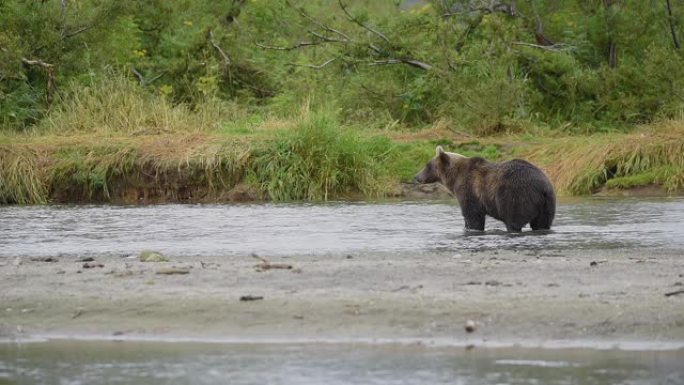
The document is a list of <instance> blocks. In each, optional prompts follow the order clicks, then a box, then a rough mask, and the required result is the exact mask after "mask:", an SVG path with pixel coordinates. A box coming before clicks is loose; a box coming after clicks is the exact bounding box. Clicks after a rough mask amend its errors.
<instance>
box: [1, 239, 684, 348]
mask: <svg viewBox="0 0 684 385" xmlns="http://www.w3.org/2000/svg"><path fill="white" fill-rule="evenodd" d="M683 254H684V253H682V252H673V251H648V252H646V251H620V250H614V251H605V250H604V251H599V250H591V251H586V250H579V251H573V252H567V251H542V252H535V251H521V252H513V251H508V252H500V253H496V252H494V253H492V252H464V253H462V254H456V255H454V254H403V255H402V254H400V255H396V254H383V255H353V256H337V257H333V256H325V257H323V256H321V257H290V258H277V259H276V258H273V259H271V260H270V262H272V263H286V264H291V265H292V267H293V268H292V269H271V270H266V271H258V270H259V269H258V268H256V267H255V265H256V264H258V263H259V261H258V260H256V259H254V258H251V257H249V256H244V257H242V258H232V257H231V258H222V257H213V258H204V257H203V258H184V259H176V260H175V261H172V262H159V263H152V262H148V263H143V262H139V261H137V260H123V259H119V258H115V257H112V258H98V259H96V261H95V262H94V263H96V264H97V263H101V264H103V265H104V266H103V267H93V268H84V267H83V265H84V262H77V261H76V260H75V259H74V258H68V259H67V258H61V259H60V258H58V259H57V261H56V262H41V261H32V260H30V259H29V258H23V259H3V260H0V277H1V278H0V304H2V306H1V308H0V335H1V336H2V337H5V338H17V337H30V336H36V335H41V336H50V335H52V336H56V335H60V336H101V337H106V336H109V337H111V336H120V337H122V338H124V337H126V338H136V337H143V338H154V337H161V338H208V339H211V338H216V339H231V338H236V339H242V338H250V339H278V338H291V339H374V338H377V339H412V338H417V339H421V340H429V339H450V340H454V341H462V342H464V343H470V342H475V343H478V342H482V341H487V342H488V343H496V342H516V341H520V342H521V341H528V342H529V341H533V342H535V343H544V342H546V341H566V342H569V343H572V342H573V341H596V342H603V343H613V342H615V343H620V342H621V343H624V342H647V343H650V344H657V343H682V344H684V294H676V295H670V296H665V294H666V293H671V292H675V291H678V290H683V289H684V286H682V284H683V282H684V255H683ZM592 262H596V263H593V264H592ZM91 263H93V262H91ZM592 265H593V266H592ZM172 267H180V268H189V273H188V274H182V275H162V274H157V272H158V271H159V270H163V269H168V268H172ZM247 295H251V296H257V297H263V299H260V300H255V301H241V300H240V297H242V296H247ZM466 320H473V321H475V323H476V326H477V329H476V331H475V332H474V333H472V334H467V333H466V332H465V330H464V324H465V323H466Z"/></svg>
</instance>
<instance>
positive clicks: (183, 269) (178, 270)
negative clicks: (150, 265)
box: [157, 267, 190, 275]
mask: <svg viewBox="0 0 684 385" xmlns="http://www.w3.org/2000/svg"><path fill="white" fill-rule="evenodd" d="M189 273H190V269H189V268H186V267H169V268H166V269H159V270H157V274H162V275H173V274H189Z"/></svg>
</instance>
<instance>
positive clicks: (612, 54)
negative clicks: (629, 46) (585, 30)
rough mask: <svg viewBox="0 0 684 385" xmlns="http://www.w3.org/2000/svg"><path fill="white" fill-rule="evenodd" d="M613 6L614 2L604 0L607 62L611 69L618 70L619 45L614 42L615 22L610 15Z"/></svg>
mask: <svg viewBox="0 0 684 385" xmlns="http://www.w3.org/2000/svg"><path fill="white" fill-rule="evenodd" d="M612 5H613V0H603V6H604V7H605V12H606V15H607V16H606V28H607V29H608V46H607V47H606V60H607V61H608V66H609V67H610V68H617V66H618V51H617V43H615V40H613V22H612V20H610V19H611V16H610V15H608V14H609V13H610V8H611V6H612Z"/></svg>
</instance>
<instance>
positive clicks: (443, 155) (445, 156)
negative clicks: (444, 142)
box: [436, 146, 450, 164]
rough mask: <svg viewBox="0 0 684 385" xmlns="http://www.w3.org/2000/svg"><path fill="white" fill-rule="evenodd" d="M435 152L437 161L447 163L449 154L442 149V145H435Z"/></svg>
mask: <svg viewBox="0 0 684 385" xmlns="http://www.w3.org/2000/svg"><path fill="white" fill-rule="evenodd" d="M436 152H437V157H438V158H439V161H440V162H441V163H442V164H449V160H450V157H449V154H448V153H446V152H444V149H443V148H442V146H437V150H436Z"/></svg>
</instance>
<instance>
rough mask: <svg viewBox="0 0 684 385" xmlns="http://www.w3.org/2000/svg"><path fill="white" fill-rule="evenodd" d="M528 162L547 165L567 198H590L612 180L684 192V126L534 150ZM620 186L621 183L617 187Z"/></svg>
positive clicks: (677, 124) (546, 144) (563, 140)
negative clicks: (572, 195) (567, 194)
mask: <svg viewBox="0 0 684 385" xmlns="http://www.w3.org/2000/svg"><path fill="white" fill-rule="evenodd" d="M534 147H535V148H536V149H533V150H532V151H531V152H530V153H529V154H528V158H529V159H530V160H532V161H533V162H536V163H539V164H541V165H543V166H545V170H546V171H547V173H548V174H549V177H550V178H551V180H552V181H553V182H554V184H555V185H556V188H557V189H559V190H560V192H561V193H569V194H574V195H581V194H590V193H593V192H595V191H596V190H597V189H598V188H600V187H602V186H603V185H605V184H606V182H608V181H610V180H614V181H619V180H620V179H621V178H634V177H636V176H645V177H643V178H639V179H640V183H641V184H644V183H655V184H660V185H663V186H664V187H665V188H666V189H667V190H668V191H674V190H678V189H682V188H684V124H683V122H675V121H668V122H663V123H660V124H654V125H650V126H645V127H642V128H641V129H639V130H637V131H636V132H634V133H631V134H626V135H625V134H607V135H593V136H588V137H567V138H560V139H556V140H554V141H553V142H550V143H549V142H547V141H545V142H544V144H543V146H534ZM612 185H613V186H620V183H612Z"/></svg>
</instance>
